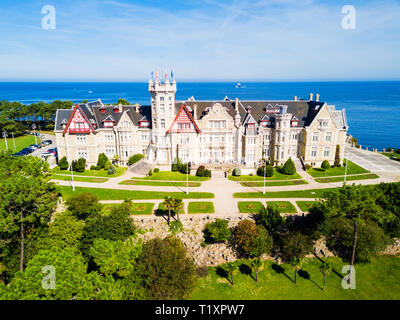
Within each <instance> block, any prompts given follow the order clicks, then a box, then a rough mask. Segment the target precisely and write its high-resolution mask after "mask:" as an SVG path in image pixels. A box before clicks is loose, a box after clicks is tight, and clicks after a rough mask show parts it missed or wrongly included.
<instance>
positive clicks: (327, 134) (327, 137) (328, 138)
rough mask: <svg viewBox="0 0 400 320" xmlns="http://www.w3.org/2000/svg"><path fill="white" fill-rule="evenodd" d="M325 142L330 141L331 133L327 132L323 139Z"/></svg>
mask: <svg viewBox="0 0 400 320" xmlns="http://www.w3.org/2000/svg"><path fill="white" fill-rule="evenodd" d="M325 140H326V142H331V141H332V132H327V133H326V137H325Z"/></svg>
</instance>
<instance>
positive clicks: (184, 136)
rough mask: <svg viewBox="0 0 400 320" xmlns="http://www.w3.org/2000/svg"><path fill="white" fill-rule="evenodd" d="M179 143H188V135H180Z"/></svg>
mask: <svg viewBox="0 0 400 320" xmlns="http://www.w3.org/2000/svg"><path fill="white" fill-rule="evenodd" d="M181 144H189V136H188V135H186V134H182V135H181Z"/></svg>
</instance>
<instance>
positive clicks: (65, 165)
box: [58, 157, 68, 170]
mask: <svg viewBox="0 0 400 320" xmlns="http://www.w3.org/2000/svg"><path fill="white" fill-rule="evenodd" d="M58 166H59V167H60V170H67V169H68V160H67V157H62V158H61V160H60V161H59V162H58Z"/></svg>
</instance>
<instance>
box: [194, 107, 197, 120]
mask: <svg viewBox="0 0 400 320" xmlns="http://www.w3.org/2000/svg"><path fill="white" fill-rule="evenodd" d="M193 118H194V120H197V104H194V105H193Z"/></svg>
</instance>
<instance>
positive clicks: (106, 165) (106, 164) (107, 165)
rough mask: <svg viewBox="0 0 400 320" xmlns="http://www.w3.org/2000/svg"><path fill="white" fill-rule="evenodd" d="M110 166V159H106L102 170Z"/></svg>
mask: <svg viewBox="0 0 400 320" xmlns="http://www.w3.org/2000/svg"><path fill="white" fill-rule="evenodd" d="M110 167H111V161H110V160H108V159H107V161H106V163H105V165H104V170H108V169H110Z"/></svg>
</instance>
